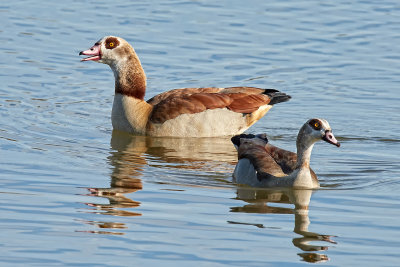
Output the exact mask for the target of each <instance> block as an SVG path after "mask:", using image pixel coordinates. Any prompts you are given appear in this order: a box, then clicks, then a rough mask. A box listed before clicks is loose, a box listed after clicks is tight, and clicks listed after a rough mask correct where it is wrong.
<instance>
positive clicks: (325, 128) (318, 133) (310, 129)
mask: <svg viewBox="0 0 400 267" xmlns="http://www.w3.org/2000/svg"><path fill="white" fill-rule="evenodd" d="M302 129H303V131H304V132H303V134H304V135H307V136H309V137H311V138H312V139H313V141H314V142H317V141H319V140H321V139H322V140H324V141H326V142H328V143H330V144H333V145H335V146H340V144H339V142H338V141H337V140H336V138H335V136H334V135H333V133H332V129H331V126H330V125H329V123H328V122H327V121H326V120H324V119H310V120H308V121H307V122H306V123H305V124H304V126H303V127H302Z"/></svg>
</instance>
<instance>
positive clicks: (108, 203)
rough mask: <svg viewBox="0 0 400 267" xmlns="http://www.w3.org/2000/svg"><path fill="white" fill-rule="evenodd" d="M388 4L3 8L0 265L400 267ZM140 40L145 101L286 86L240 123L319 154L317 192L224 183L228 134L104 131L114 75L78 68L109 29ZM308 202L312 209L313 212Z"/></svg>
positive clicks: (47, 4) (396, 28)
mask: <svg viewBox="0 0 400 267" xmlns="http://www.w3.org/2000/svg"><path fill="white" fill-rule="evenodd" d="M399 12H400V5H399V3H398V2H397V1H379V2H374V1H350V2H349V1H336V2H335V3H333V2H332V3H324V2H320V1H284V2H283V1H252V2H251V3H247V2H243V1H242V2H240V1H235V2H232V1H219V2H215V1H186V2H185V1H157V2H156V1H152V2H151V4H150V3H126V2H125V1H114V2H110V1H91V2H83V1H70V2H60V1H41V2H40V4H39V3H36V2H35V1H9V2H4V3H1V4H0V14H1V16H0V22H1V24H2V27H1V29H0V41H1V46H0V54H1V60H0V69H1V71H0V84H1V86H0V112H1V126H0V151H1V156H0V157H1V161H0V164H1V165H0V187H1V189H0V199H1V202H0V203H1V204H2V205H1V208H0V218H1V219H0V226H1V228H2V231H1V233H0V247H1V251H2V253H1V255H0V263H1V265H2V266H27V265H30V266H58V265H67V266H68V265H78V266H82V265H89V266H133V265H134V266H156V265H161V266H176V265H177V264H178V265H180V266H188V265H194V266H227V265H232V266H265V265H267V266H272V265H276V264H284V265H304V264H307V262H320V263H322V264H323V265H326V266H354V265H363V266H397V265H398V259H399V256H400V253H399V250H398V247H399V246H400V241H399V240H400V227H399V224H400V208H399V206H400V205H399V204H400V199H399V196H398V191H399V189H400V181H399V177H400V175H399V174H400V168H399V160H400V155H399V150H400V138H399V132H400V124H399V121H400V115H399V114H400V108H399V100H400V95H399V91H398V90H399V89H398V86H399V82H400V78H399V77H400V75H399V74H400V57H399V55H400V48H399V46H398V45H397V44H398V43H399V42H400V34H399V32H400V16H399V14H400V13H399ZM108 34H113V35H117V36H121V37H124V38H125V39H127V40H128V41H129V42H131V43H132V44H133V46H134V47H135V49H136V51H137V53H138V55H139V57H140V59H141V61H142V64H143V66H144V68H145V71H146V73H147V76H148V77H149V80H148V91H147V97H146V98H149V97H151V96H153V95H155V94H158V93H160V92H163V91H166V90H168V89H173V88H182V87H201V86H220V87H223V86H240V85H248V86H258V87H264V88H277V89H279V90H282V91H284V92H286V93H288V94H290V95H292V97H293V98H292V100H291V101H290V102H288V103H282V104H279V105H276V106H275V107H274V108H273V109H272V110H271V111H270V112H269V113H268V114H267V116H266V117H264V118H263V119H262V120H261V121H259V122H258V123H257V124H255V125H254V126H253V127H252V128H251V129H250V132H253V133H262V132H267V133H268V134H269V138H270V140H271V142H273V143H274V144H275V145H278V146H281V147H284V148H286V149H290V150H294V149H295V144H294V140H295V137H296V134H297V131H298V129H299V128H300V126H301V125H302V124H303V123H304V122H305V121H306V120H307V119H308V118H311V117H323V118H325V119H327V120H328V121H329V122H330V124H331V126H332V128H333V132H334V134H335V136H336V137H337V138H338V139H339V141H340V142H341V143H342V147H340V148H336V147H333V146H330V145H328V144H325V143H320V144H317V145H316V146H315V149H314V151H313V155H312V162H311V164H312V167H313V169H314V170H315V172H316V173H317V174H318V176H319V179H320V182H321V185H322V188H321V189H320V190H316V191H313V192H311V191H307V190H304V191H293V190H287V191H279V190H257V189H250V188H241V187H237V186H236V185H235V184H233V183H232V182H231V173H232V171H233V168H234V164H235V162H236V152H235V150H234V148H233V146H232V145H231V144H230V141H229V140H228V139H227V138H212V139H174V138H146V137H135V136H130V135H127V134H122V133H115V132H114V133H113V132H112V127H111V123H110V114H111V105H112V99H113V83H114V81H113V75H112V73H111V71H110V69H109V68H108V66H105V65H102V64H95V63H92V62H86V63H82V62H79V60H80V58H79V56H78V52H79V51H81V50H83V49H87V48H88V47H90V46H91V45H92V44H93V43H94V42H95V41H97V40H98V39H99V38H101V37H102V36H104V35H108ZM307 205H309V208H308V210H307V209H305V206H307Z"/></svg>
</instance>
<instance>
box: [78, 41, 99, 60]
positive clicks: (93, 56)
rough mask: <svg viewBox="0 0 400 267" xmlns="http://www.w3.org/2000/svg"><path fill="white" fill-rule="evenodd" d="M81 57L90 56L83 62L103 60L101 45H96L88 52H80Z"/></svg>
mask: <svg viewBox="0 0 400 267" xmlns="http://www.w3.org/2000/svg"><path fill="white" fill-rule="evenodd" d="M79 55H80V56H81V55H85V56H89V57H87V58H84V59H82V60H81V61H89V60H93V61H98V60H100V59H101V51H100V44H95V45H94V46H92V47H91V48H89V49H88V50H85V51H81V52H79Z"/></svg>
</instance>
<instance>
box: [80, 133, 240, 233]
mask: <svg viewBox="0 0 400 267" xmlns="http://www.w3.org/2000/svg"><path fill="white" fill-rule="evenodd" d="M111 149H112V151H111V152H110V156H109V158H108V159H109V163H110V165H111V169H112V173H111V182H110V187H109V188H88V190H89V192H90V194H89V195H90V196H97V197H101V198H106V199H107V200H108V202H109V203H108V204H98V203H86V205H88V206H89V207H92V208H93V211H91V212H93V213H96V214H102V215H113V216H141V215H142V214H141V213H138V212H132V211H128V210H126V209H132V208H137V207H139V206H140V204H141V203H140V202H138V201H134V200H132V199H130V198H128V197H127V196H126V194H128V193H134V192H136V191H138V190H141V189H142V187H143V185H142V180H141V177H142V175H143V171H144V168H145V167H146V166H148V165H155V166H157V167H159V168H180V169H190V170H196V171H205V172H207V171H212V172H219V171H221V172H224V173H226V172H229V173H231V172H232V166H233V165H234V164H235V161H236V151H235V149H234V147H233V146H232V144H231V142H230V140H229V138H156V137H147V136H134V135H130V134H127V133H123V132H119V131H114V132H113V134H112V138H111ZM215 151H221V153H219V154H216V152H215ZM171 163H172V164H171ZM227 166H228V167H229V168H228V167H227ZM149 179H151V178H149ZM157 182H160V181H157ZM162 182H163V183H165V181H162ZM191 183H201V181H200V182H199V180H198V179H197V180H196V181H193V180H191ZM185 184H187V181H185ZM207 185H208V184H207ZM123 209H124V210H123ZM85 223H86V224H90V225H97V226H98V227H99V228H110V229H123V228H125V225H124V224H121V223H116V222H97V221H87V222H85ZM93 233H101V234H121V233H113V232H105V231H93Z"/></svg>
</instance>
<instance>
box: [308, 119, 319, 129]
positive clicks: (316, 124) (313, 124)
mask: <svg viewBox="0 0 400 267" xmlns="http://www.w3.org/2000/svg"><path fill="white" fill-rule="evenodd" d="M309 124H310V126H311V127H312V128H314V129H315V130H321V123H320V122H319V121H318V120H311V121H310V123H309Z"/></svg>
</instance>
